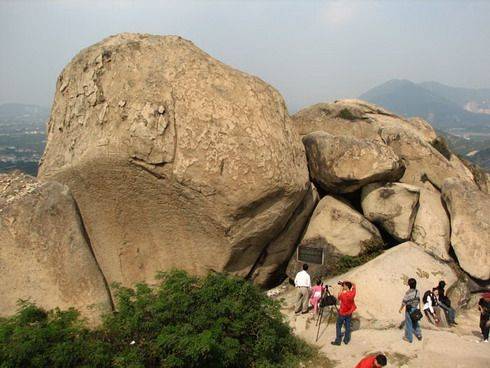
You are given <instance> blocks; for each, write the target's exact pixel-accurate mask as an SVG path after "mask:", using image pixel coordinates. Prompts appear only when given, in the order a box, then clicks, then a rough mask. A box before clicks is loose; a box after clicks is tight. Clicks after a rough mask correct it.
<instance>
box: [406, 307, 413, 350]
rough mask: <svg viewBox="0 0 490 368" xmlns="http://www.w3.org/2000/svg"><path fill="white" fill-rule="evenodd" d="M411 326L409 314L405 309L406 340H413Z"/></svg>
mask: <svg viewBox="0 0 490 368" xmlns="http://www.w3.org/2000/svg"><path fill="white" fill-rule="evenodd" d="M412 334H413V326H412V319H411V318H410V314H409V313H408V312H407V311H405V339H407V341H408V342H412V341H413V336H412Z"/></svg>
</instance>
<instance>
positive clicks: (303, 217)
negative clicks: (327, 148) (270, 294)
mask: <svg viewBox="0 0 490 368" xmlns="http://www.w3.org/2000/svg"><path fill="white" fill-rule="evenodd" d="M319 199H320V198H319V196H318V192H317V190H316V188H315V186H314V185H313V184H311V188H310V190H309V191H308V192H307V193H306V196H305V198H304V199H303V201H302V202H301V205H300V206H298V207H297V208H296V210H295V212H294V213H293V215H292V217H291V220H290V221H289V222H288V224H287V225H286V229H285V230H284V231H283V232H282V233H281V235H279V236H278V237H277V238H276V239H274V240H273V241H272V243H271V244H269V245H268V246H267V248H266V250H265V251H264V253H263V254H262V255H261V258H260V260H259V262H257V265H256V267H255V269H254V270H253V272H252V273H251V276H252V277H251V279H252V280H253V282H254V283H255V284H258V285H260V286H262V287H267V288H268V287H274V286H277V284H278V282H280V281H283V280H284V274H285V269H286V266H287V264H288V261H289V259H290V258H291V256H292V255H293V253H294V251H295V249H296V247H297V245H298V241H299V240H300V237H301V235H302V233H303V232H304V229H305V226H306V224H307V222H308V220H309V218H310V216H311V214H312V212H313V210H314V209H315V206H316V205H317V203H318V201H319Z"/></svg>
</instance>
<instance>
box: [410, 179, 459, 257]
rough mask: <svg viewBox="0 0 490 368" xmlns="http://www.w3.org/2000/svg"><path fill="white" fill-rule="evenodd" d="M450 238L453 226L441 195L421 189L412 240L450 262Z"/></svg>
mask: <svg viewBox="0 0 490 368" xmlns="http://www.w3.org/2000/svg"><path fill="white" fill-rule="evenodd" d="M450 236H451V226H450V224H449V218H448V215H447V213H446V210H445V209H444V205H443V201H442V198H441V194H440V193H439V192H435V191H430V190H427V189H422V188H421V189H420V197H419V208H418V211H417V216H416V217H415V222H414V224H413V230H412V240H413V241H414V242H415V243H417V244H418V245H420V246H421V247H423V248H424V249H425V250H426V251H427V252H429V253H431V254H432V255H434V256H436V257H438V258H441V259H442V260H445V261H450V260H451V256H450V255H449V247H450Z"/></svg>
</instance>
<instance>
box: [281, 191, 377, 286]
mask: <svg viewBox="0 0 490 368" xmlns="http://www.w3.org/2000/svg"><path fill="white" fill-rule="evenodd" d="M300 246H308V247H314V248H323V249H324V254H325V264H324V265H316V264H311V265H310V268H309V270H308V272H309V273H310V274H311V275H312V277H313V278H316V277H323V276H325V275H331V274H333V273H336V272H337V267H338V265H337V263H338V262H339V259H340V258H341V257H342V256H351V257H356V256H359V255H361V254H363V253H366V252H368V251H373V250H376V249H381V248H382V247H383V239H382V238H381V235H380V233H379V231H378V229H376V227H375V226H374V225H373V224H371V223H370V222H369V221H368V220H366V218H365V217H364V216H363V215H361V214H360V213H359V212H357V211H356V210H355V209H353V208H352V207H351V206H350V205H349V204H347V203H345V202H344V201H342V200H340V199H337V198H335V197H333V196H330V195H327V196H326V197H323V198H322V199H321V200H320V202H319V203H318V205H317V207H316V208H315V211H314V212H313V215H312V216H311V219H310V222H309V223H308V227H307V229H306V233H305V234H304V236H303V238H302V239H301V242H300ZM301 267H302V262H298V261H297V260H296V257H294V256H293V257H292V258H291V260H290V261H289V265H288V269H287V274H288V275H289V277H290V278H293V279H294V276H295V275H296V273H297V272H298V271H300V270H301Z"/></svg>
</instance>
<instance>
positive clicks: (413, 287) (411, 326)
mask: <svg viewBox="0 0 490 368" xmlns="http://www.w3.org/2000/svg"><path fill="white" fill-rule="evenodd" d="M408 286H409V289H408V290H407V292H406V293H405V296H404V297H403V300H402V305H401V307H400V313H401V312H402V311H403V309H405V336H404V337H403V340H405V341H407V342H409V343H412V341H413V335H414V334H415V336H416V337H417V339H418V340H422V331H421V329H420V324H419V320H420V317H421V316H422V313H421V312H420V309H419V307H420V303H421V302H420V293H419V291H418V290H417V281H416V280H415V279H413V278H410V279H408ZM417 310H418V313H417Z"/></svg>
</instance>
